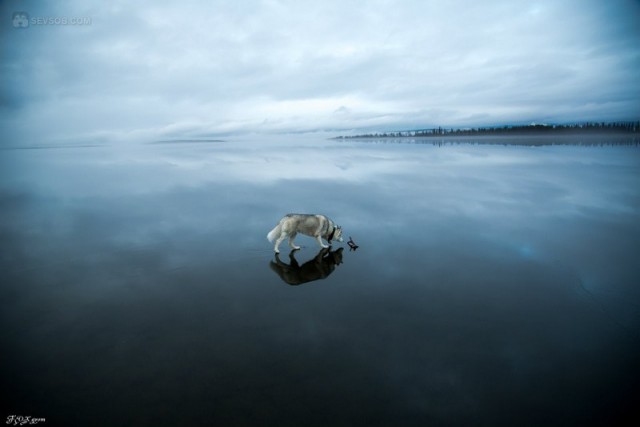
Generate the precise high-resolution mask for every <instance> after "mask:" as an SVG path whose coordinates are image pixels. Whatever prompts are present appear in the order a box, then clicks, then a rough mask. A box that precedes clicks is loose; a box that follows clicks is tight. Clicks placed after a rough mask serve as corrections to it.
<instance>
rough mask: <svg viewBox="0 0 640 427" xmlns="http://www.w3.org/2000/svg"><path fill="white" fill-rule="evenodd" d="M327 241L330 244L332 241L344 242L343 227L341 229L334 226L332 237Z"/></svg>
mask: <svg viewBox="0 0 640 427" xmlns="http://www.w3.org/2000/svg"><path fill="white" fill-rule="evenodd" d="M327 240H328V241H329V243H331V241H332V240H337V241H338V242H342V227H339V226H337V225H336V226H334V228H333V231H332V232H331V235H329V238H328V239H327Z"/></svg>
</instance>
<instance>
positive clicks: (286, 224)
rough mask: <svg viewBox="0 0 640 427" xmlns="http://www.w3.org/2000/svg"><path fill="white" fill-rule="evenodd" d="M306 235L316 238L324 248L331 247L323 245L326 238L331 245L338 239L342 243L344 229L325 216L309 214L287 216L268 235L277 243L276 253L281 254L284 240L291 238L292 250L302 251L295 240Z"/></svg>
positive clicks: (274, 248) (271, 240) (270, 239)
mask: <svg viewBox="0 0 640 427" xmlns="http://www.w3.org/2000/svg"><path fill="white" fill-rule="evenodd" d="M298 233H301V234H306V235H307V236H311V237H315V238H316V240H317V241H318V244H319V245H320V246H321V247H323V248H328V247H329V246H327V245H325V244H324V243H322V239H323V238H324V239H325V240H326V241H327V242H329V243H331V240H333V239H336V240H337V241H338V242H342V228H340V227H338V226H337V225H335V224H334V222H333V221H331V220H330V219H329V218H327V217H326V216H324V215H308V214H287V215H285V216H284V218H282V219H281V220H280V222H279V223H278V225H276V226H275V228H274V229H273V230H271V231H270V232H269V234H267V239H269V241H270V242H273V240H274V239H275V241H276V243H275V246H274V247H273V250H274V251H276V253H280V250H279V248H278V247H279V246H280V243H282V241H283V240H284V239H286V238H287V236H288V237H289V246H291V248H292V249H300V246H296V245H294V244H293V239H294V238H295V237H296V234H298Z"/></svg>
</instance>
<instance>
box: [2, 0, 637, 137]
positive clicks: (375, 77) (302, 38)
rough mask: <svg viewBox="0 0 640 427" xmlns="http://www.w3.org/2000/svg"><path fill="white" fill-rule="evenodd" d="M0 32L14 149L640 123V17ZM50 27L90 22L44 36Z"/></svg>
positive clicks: (472, 9)
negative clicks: (46, 144) (68, 143)
mask: <svg viewBox="0 0 640 427" xmlns="http://www.w3.org/2000/svg"><path fill="white" fill-rule="evenodd" d="M16 11H25V12H27V13H28V14H29V19H30V22H31V25H30V26H29V28H25V29H17V28H14V27H13V26H12V21H11V18H12V15H13V13H14V12H16ZM2 15H3V16H4V18H3V19H4V22H5V23H4V24H2V28H1V30H0V31H1V32H2V41H1V42H0V46H2V50H1V52H2V65H1V68H0V79H1V81H2V96H1V98H0V99H1V102H2V106H1V108H2V110H1V111H2V116H1V118H0V126H2V129H3V132H4V133H5V135H8V136H9V137H10V138H12V139H16V140H42V139H47V140H49V139H50V140H71V139H94V140H95V139H101V138H106V139H110V138H126V137H128V138H135V139H153V138H163V137H186V136H189V137H206V136H215V135H226V134H233V133H239V132H283V131H284V132H296V131H314V130H328V131H332V130H336V131H340V132H348V131H349V130H351V129H357V130H363V129H367V130H370V129H401V128H415V127H431V126H438V125H444V126H475V125H493V124H502V123H522V122H529V121H537V122H545V121H546V122H565V121H582V120H598V121H601V120H633V119H638V117H640V101H638V100H639V99H640V83H639V82H638V80H640V79H638V78H637V75H638V70H640V30H638V28H637V25H636V24H637V22H638V19H640V6H639V5H638V3H637V2H633V1H623V0H620V1H612V2H599V1H571V0H564V1H540V2H535V3H534V2H520V1H517V2H504V1H488V2H474V1H465V0H460V1H454V2H436V1H400V2H398V1H383V0H380V1H369V2H352V1H347V2H343V1H327V2H307V1H301V2H294V1H275V0H273V1H254V0H249V1H242V2H224V1H217V2H209V1H201V2H191V3H190V4H189V5H186V6H185V5H180V4H176V3H171V2H168V1H166V2H165V1H147V2H136V4H135V5H131V4H129V2H125V1H112V2H108V3H102V2H91V4H89V2H84V1H79V0H78V1H69V2H55V3H54V2H50V3H48V4H45V3H43V2H40V1H32V2H29V1H17V0H10V1H8V2H4V3H3V5H2ZM50 17H53V18H61V17H66V18H89V20H90V22H89V23H85V24H82V25H38V24H37V21H36V20H37V19H38V18H45V19H46V18H50Z"/></svg>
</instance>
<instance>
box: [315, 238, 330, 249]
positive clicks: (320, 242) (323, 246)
mask: <svg viewBox="0 0 640 427" xmlns="http://www.w3.org/2000/svg"><path fill="white" fill-rule="evenodd" d="M316 240H317V241H318V244H319V245H320V247H322V248H325V249H326V248H328V247H329V246H327V245H325V244H324V243H322V237H320V236H316Z"/></svg>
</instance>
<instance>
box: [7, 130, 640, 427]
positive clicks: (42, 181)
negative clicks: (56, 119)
mask: <svg viewBox="0 0 640 427" xmlns="http://www.w3.org/2000/svg"><path fill="white" fill-rule="evenodd" d="M387 142H388V141H387ZM503 143H504V141H500V144H503ZM33 148H35V147H33ZM0 166H1V167H2V172H1V174H2V183H1V184H0V212H1V213H0V215H1V219H2V221H1V224H0V238H1V242H2V243H1V258H0V266H1V272H0V279H1V283H2V285H1V287H0V307H1V311H0V319H1V322H2V331H3V334H2V336H3V351H2V356H1V357H2V363H1V366H2V371H1V372H2V384H3V386H4V388H5V390H10V398H9V399H5V400H4V401H3V402H2V403H0V405H1V406H2V409H3V412H2V414H0V415H2V416H7V415H10V414H18V415H20V414H21V415H31V416H33V417H42V418H46V420H47V421H46V425H51V426H53V425H66V426H74V425H97V426H113V425H136V426H159V425H225V426H232V425H250V426H253V425H278V426H286V425H291V426H300V425H305V426H314V425H318V426H325V425H332V426H335V425H338V426H339V425H367V426H369V425H384V426H397V425H421V426H422V425H487V426H496V425H505V426H507V425H581V426H585V425H602V423H604V422H607V423H611V422H614V421H615V417H621V416H622V415H623V414H626V413H628V412H629V411H630V410H631V408H633V406H634V405H635V404H637V403H638V398H639V395H638V390H639V389H640V388H639V386H640V375H639V374H640V369H639V368H640V366H639V360H640V332H639V331H640V328H639V326H640V288H639V287H638V283H640V269H639V268H638V254H640V223H639V221H638V219H639V216H638V214H639V212H640V185H639V184H640V150H639V149H638V147H637V146H623V147H615V146H604V147H599V146H590V147H584V146H542V147H528V146H503V145H470V144H445V145H443V146H437V145H430V144H411V143H408V144H399V143H385V142H384V141H366V142H363V141H330V140H323V139H315V140H314V139H309V138H307V139H304V138H288V139H275V140H273V141H266V140H262V139H256V140H246V141H227V142H219V141H210V142H200V143H197V142H191V141H183V142H180V143H168V142H163V143H162V144H137V145H133V146H131V145H130V146H118V145H115V146H107V147H103V146H84V147H63V148H58V149H17V148H16V149H3V150H1V151H0ZM288 212H310V213H324V214H326V215H328V216H329V217H331V218H332V219H333V220H334V221H335V222H337V223H338V224H340V225H341V226H342V227H343V229H344V231H345V242H346V240H347V238H348V237H349V236H351V237H352V238H353V240H354V241H355V242H356V243H357V244H358V245H359V248H358V249H357V250H356V251H352V250H350V249H349V247H348V246H347V245H346V243H345V244H339V245H335V244H334V246H333V247H332V249H331V251H324V252H319V249H320V248H319V247H318V246H317V244H316V243H315V241H314V240H313V239H311V238H309V237H305V236H298V237H297V238H296V243H297V244H300V245H302V246H303V249H302V250H300V251H298V252H296V253H295V254H289V253H288V251H287V250H286V249H285V248H286V242H285V243H284V244H283V245H282V247H281V249H283V251H282V253H281V255H280V256H279V257H274V255H273V253H272V250H271V245H270V244H269V243H268V242H267V241H266V238H265V236H266V234H267V232H268V231H269V230H270V229H271V228H272V227H273V226H275V224H276V223H277V221H278V220H279V219H280V217H281V216H282V215H284V214H285V213H288ZM340 248H342V249H341V250H340ZM291 285H293V286H291ZM5 394H6V393H5ZM636 414H637V412H636Z"/></svg>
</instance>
